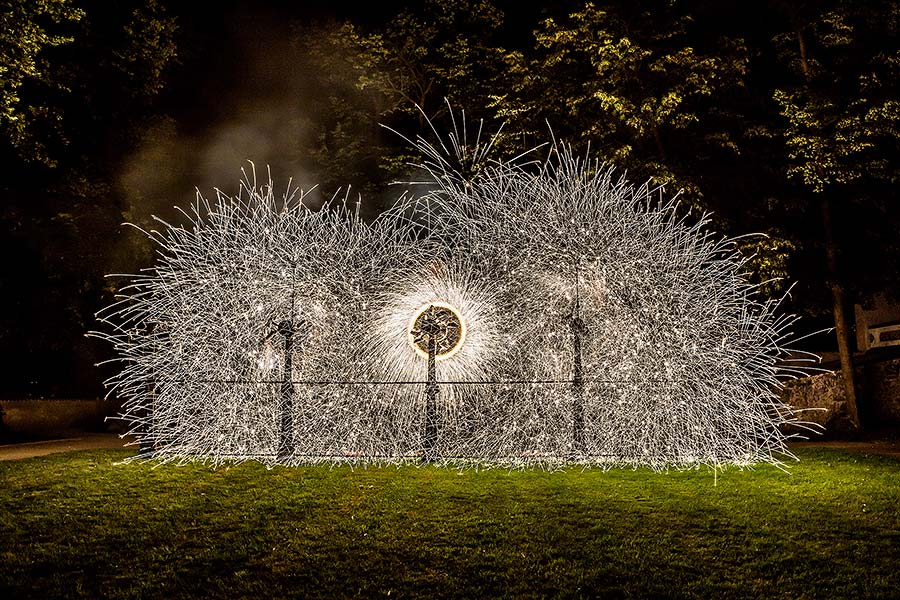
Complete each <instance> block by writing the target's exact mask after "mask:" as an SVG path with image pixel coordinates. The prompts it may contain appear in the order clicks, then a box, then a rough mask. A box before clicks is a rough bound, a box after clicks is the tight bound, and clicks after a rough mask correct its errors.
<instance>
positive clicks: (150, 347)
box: [95, 125, 799, 470]
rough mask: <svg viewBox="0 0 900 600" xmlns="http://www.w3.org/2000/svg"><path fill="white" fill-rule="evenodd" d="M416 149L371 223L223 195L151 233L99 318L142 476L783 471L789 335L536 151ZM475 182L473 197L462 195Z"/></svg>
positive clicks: (646, 205) (566, 155)
mask: <svg viewBox="0 0 900 600" xmlns="http://www.w3.org/2000/svg"><path fill="white" fill-rule="evenodd" d="M466 135H467V134H466V131H465V125H462V128H461V129H458V128H456V127H455V126H454V131H453V133H451V134H450V135H449V136H447V138H445V139H441V138H438V141H437V142H436V143H433V144H432V143H428V142H426V141H425V140H424V139H419V140H418V141H417V142H416V146H417V147H418V149H419V150H420V152H421V153H422V157H423V158H422V160H421V164H420V165H419V167H421V168H422V169H423V172H425V173H427V178H426V179H427V181H426V182H424V183H425V187H424V190H425V191H424V193H420V194H416V195H409V194H404V195H403V196H402V197H401V198H400V199H399V201H398V202H397V204H396V205H395V206H394V207H393V208H392V209H390V210H389V211H387V212H386V213H384V214H382V215H381V216H380V217H379V218H378V219H377V220H375V221H374V222H372V223H366V222H364V221H363V220H361V219H360V217H359V215H358V212H356V211H354V210H353V209H352V208H349V207H348V205H347V202H346V201H338V200H334V201H332V202H330V203H328V204H327V205H326V206H324V207H322V208H321V209H319V210H312V209H310V208H308V207H307V206H306V205H305V204H304V196H303V194H302V193H300V192H298V191H296V190H288V191H287V192H286V193H285V194H284V195H280V194H276V191H275V188H274V186H273V184H272V182H271V181H267V182H265V183H263V184H258V183H257V181H256V177H255V173H253V174H251V175H250V176H245V179H244V182H243V184H242V187H241V190H240V193H239V194H238V195H237V196H236V197H228V196H225V195H223V194H222V193H221V192H217V193H216V197H215V198H214V199H212V200H210V199H206V198H204V197H202V196H200V195H199V194H198V199H197V202H196V203H195V204H194V205H193V206H192V208H191V210H190V211H188V212H186V213H185V215H186V216H187V217H188V224H187V225H186V226H184V227H181V226H170V225H167V224H165V223H163V225H164V227H161V228H160V230H159V231H155V230H154V231H151V232H148V233H147V235H149V236H150V238H151V239H152V240H153V242H155V243H156V244H157V246H158V250H159V258H158V260H157V263H156V265H155V267H153V268H152V269H150V270H147V271H145V272H144V273H143V274H141V275H137V276H128V277H129V281H128V283H127V285H126V286H125V287H123V288H122V290H121V295H120V297H119V301H118V302H117V303H116V304H114V305H113V306H111V307H109V308H108V309H106V310H105V311H103V312H101V313H100V315H99V318H100V320H101V321H102V322H103V323H104V324H105V325H106V328H107V330H108V331H107V332H106V333H98V334H95V335H99V336H101V337H104V338H105V339H108V340H109V341H111V342H112V343H113V344H114V346H115V349H116V351H117V353H118V355H119V358H118V360H120V361H121V362H122V364H123V368H122V370H121V371H120V373H119V374H118V375H116V376H115V377H114V378H113V379H112V380H110V382H109V384H110V388H111V391H112V392H115V393H116V394H118V395H119V396H120V397H123V398H124V399H125V403H124V409H123V414H122V418H123V419H125V420H126V421H127V422H128V423H130V425H131V432H132V433H134V434H136V435H137V436H138V438H139V439H140V443H141V453H140V454H139V457H148V458H149V457H153V458H156V459H159V460H162V461H176V462H183V461H189V460H204V461H209V462H212V463H213V464H219V463H223V462H232V461H240V460H247V459H254V460H259V461H262V462H264V463H266V464H268V465H274V464H285V465H298V464H309V463H317V462H326V463H357V464H371V463H381V464H384V463H402V462H422V461H425V462H430V463H438V464H448V465H451V464H452V465H456V466H495V465H496V466H505V467H529V466H539V467H544V468H554V467H558V466H562V465H567V464H578V465H584V466H599V467H601V468H609V467H613V466H631V467H637V466H647V467H650V468H652V469H655V470H661V469H666V468H669V467H675V468H689V467H694V466H698V465H704V464H705V465H710V466H719V465H726V464H737V465H749V464H753V463H759V462H765V463H774V464H779V463H780V461H779V458H778V457H779V456H790V453H789V452H788V451H787V449H786V447H785V440H786V437H788V436H787V435H786V434H785V433H783V431H782V429H781V428H780V426H781V425H783V424H785V423H788V422H796V420H795V417H794V414H793V412H792V411H791V409H790V408H789V407H788V406H785V405H784V404H782V403H780V401H779V400H778V396H777V390H778V388H779V387H780V386H781V382H782V381H783V380H784V379H785V378H790V377H793V376H795V375H796V374H798V373H799V371H798V370H797V369H794V368H790V367H785V366H784V364H785V363H783V362H779V359H780V358H782V357H783V355H784V354H785V352H786V351H785V349H784V347H783V345H784V344H785V343H786V341H787V340H788V339H789V338H790V332H789V329H790V327H791V325H792V324H793V322H794V320H795V317H792V316H786V315H779V314H778V313H777V311H776V309H777V303H775V302H760V301H758V300H757V299H756V296H755V288H754V286H752V285H751V284H750V283H748V281H747V279H746V278H745V275H744V273H743V266H744V263H745V259H744V258H742V257H741V255H740V254H739V253H738V252H737V250H736V247H735V244H734V242H733V241H730V240H720V239H716V238H715V237H714V235H713V234H712V233H711V232H710V231H709V230H708V228H707V222H706V221H705V220H701V221H700V222H699V223H692V222H689V221H687V220H685V219H682V218H679V216H678V214H677V211H676V209H677V204H676V201H675V200H674V199H667V198H666V197H665V196H664V195H663V191H662V190H661V189H659V188H652V187H651V186H650V185H649V184H644V185H639V186H636V185H632V184H631V183H629V182H628V181H626V180H625V179H624V178H621V177H618V176H617V175H616V174H615V172H614V170H613V169H611V168H608V167H605V166H603V165H600V164H598V163H596V162H594V161H592V160H590V159H584V158H579V157H576V156H574V155H573V154H572V153H571V152H569V151H568V150H567V149H566V148H565V147H558V146H554V147H553V148H552V149H551V151H550V152H549V156H548V157H547V159H546V160H545V161H541V162H537V161H531V162H528V161H525V160H523V159H519V160H513V161H507V162H504V161H493V160H490V159H489V154H490V151H491V146H492V142H493V140H492V139H491V140H487V142H484V141H483V140H482V139H481V132H480V130H479V131H478V133H477V135H476V136H475V139H474V140H473V141H472V143H471V144H470V143H469V140H467V139H466ZM464 173H474V175H464Z"/></svg>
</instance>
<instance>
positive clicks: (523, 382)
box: [156, 378, 705, 386]
mask: <svg viewBox="0 0 900 600" xmlns="http://www.w3.org/2000/svg"><path fill="white" fill-rule="evenodd" d="M156 381H157V382H159V383H229V384H245V385H275V384H279V385H282V384H285V383H290V384H293V385H321V386H328V385H427V384H428V383H435V384H437V385H561V384H566V385H571V384H573V383H575V381H574V380H572V379H534V380H532V379H522V380H518V379H510V380H500V381H490V380H482V381H449V380H448V381H444V380H440V379H438V380H436V381H434V382H429V381H427V380H416V381H331V380H303V379H300V380H290V381H285V380H284V379H252V380H251V379H157V380H156ZM699 381H701V380H700V379H641V380H640V382H641V383H696V382H699ZM702 381H705V380H702ZM579 383H605V384H619V383H627V384H634V383H635V381H633V380H626V379H591V378H585V379H581V380H579Z"/></svg>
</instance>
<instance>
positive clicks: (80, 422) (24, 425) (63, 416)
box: [0, 399, 121, 438]
mask: <svg viewBox="0 0 900 600" xmlns="http://www.w3.org/2000/svg"><path fill="white" fill-rule="evenodd" d="M119 409H120V406H119V404H118V403H116V402H112V401H108V400H97V399H88V400H0V414H2V418H3V423H2V430H0V434H2V435H8V436H26V437H35V438H41V437H59V436H66V435H69V434H74V433H78V432H85V431H92V432H102V431H115V432H117V433H118V432H119V429H121V426H119V425H118V422H117V421H107V420H106V417H108V416H111V415H115V414H116V413H118V412H119Z"/></svg>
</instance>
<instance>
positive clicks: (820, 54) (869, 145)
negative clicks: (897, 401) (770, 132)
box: [773, 1, 900, 428]
mask: <svg viewBox="0 0 900 600" xmlns="http://www.w3.org/2000/svg"><path fill="white" fill-rule="evenodd" d="M775 8H776V10H780V11H781V14H782V15H783V17H784V19H783V20H784V22H786V23H789V27H787V28H785V30H783V31H782V32H780V33H779V34H778V35H776V36H775V38H774V39H773V43H774V44H775V46H776V47H777V48H778V49H779V50H780V53H781V58H782V63H783V64H784V65H785V66H786V67H787V71H788V73H790V74H791V75H792V78H788V79H786V81H784V83H783V84H782V85H780V86H778V88H777V89H776V90H775V91H774V93H773V98H774V101H775V102H776V103H777V105H778V107H779V109H780V113H781V115H782V117H783V119H784V121H783V123H782V124H781V126H780V127H778V126H776V131H777V133H778V135H779V137H780V138H781V139H782V140H783V141H784V143H785V145H786V148H787V154H788V157H789V164H788V166H787V170H786V172H787V176H788V177H789V178H792V179H794V180H795V181H797V183H798V184H800V185H801V186H802V189H803V190H804V191H805V193H806V195H807V196H808V198H809V201H810V203H812V204H814V205H818V212H819V214H820V221H821V231H822V240H823V242H824V251H825V252H824V253H825V267H826V277H827V285H828V288H829V290H830V294H831V309H832V313H833V316H834V325H835V332H836V336H837V343H838V350H839V353H840V359H841V373H842V379H843V383H844V388H845V393H846V398H847V412H848V417H849V420H850V422H851V425H852V426H853V427H857V428H858V427H859V426H860V421H859V414H858V409H857V403H856V386H855V384H854V371H853V361H852V349H851V345H850V328H849V325H848V322H847V316H846V307H847V298H846V295H845V287H846V286H845V284H844V281H845V278H846V274H845V273H844V272H842V268H841V254H842V252H841V251H842V244H841V243H840V242H841V240H842V239H843V240H844V242H845V244H846V241H847V240H848V239H852V237H853V236H852V231H846V229H849V227H848V226H853V225H862V227H859V229H860V230H862V229H865V230H866V231H867V233H868V234H869V235H871V234H876V235H877V229H878V226H877V224H875V223H865V222H860V221H859V220H858V219H852V217H851V218H847V217H850V216H852V215H853V214H854V213H856V214H857V215H859V214H861V213H865V212H871V210H872V208H873V206H872V205H873V201H874V202H875V203H877V204H880V203H882V202H883V198H879V197H878V196H879V190H881V192H882V193H884V192H886V193H888V194H893V195H894V197H896V194H895V193H894V192H892V191H891V190H892V187H893V186H895V185H896V183H897V181H898V175H900V170H898V162H897V160H896V159H894V158H891V157H894V156H897V155H898V152H900V144H898V142H900V126H898V123H900V100H898V98H900V95H898V86H897V81H898V75H900V51H898V47H900V45H898V43H897V42H898V28H900V8H898V6H897V4H896V3H894V2H871V3H866V4H859V3H854V2H844V1H837V2H829V3H827V4H826V5H822V4H821V3H816V4H815V5H814V6H803V5H793V4H792V5H789V6H784V5H781V4H780V3H776V4H775ZM885 208H887V210H890V208H889V207H885ZM836 210H837V211H838V213H839V214H840V215H841V217H843V219H842V223H841V225H843V229H844V231H841V229H842V227H841V225H839V224H838V223H837V222H836V219H835V216H834V214H835V211H836ZM876 211H877V208H876ZM877 237H881V238H882V240H883V242H884V244H885V245H884V246H883V247H882V250H883V252H884V254H885V255H890V254H893V255H894V256H896V255H897V240H896V232H893V234H889V235H887V236H883V235H882V236H877ZM871 259H872V257H870V258H869V261H868V262H869V263H871ZM876 260H877V259H876ZM877 262H879V263H880V262H882V261H877ZM884 267H887V265H876V271H881V275H882V276H881V277H875V278H874V280H873V278H871V277H865V275H864V274H865V272H866V271H870V270H871V269H870V265H866V264H864V263H862V262H861V263H860V264H858V265H857V267H856V270H857V273H856V274H855V276H854V277H853V279H854V280H855V282H856V284H857V285H856V288H857V291H859V292H863V293H865V292H866V291H870V292H871V291H877V290H878V288H880V287H881V288H882V289H883V286H886V284H887V283H888V281H889V280H890V275H889V274H888V273H885V272H884V271H885V270H886V269H884ZM860 275H862V276H860ZM885 275H887V277H885Z"/></svg>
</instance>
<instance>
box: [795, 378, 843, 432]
mask: <svg viewBox="0 0 900 600" xmlns="http://www.w3.org/2000/svg"><path fill="white" fill-rule="evenodd" d="M781 399H782V401H783V402H784V403H785V404H788V405H790V406H792V407H793V408H794V409H796V410H798V411H799V412H798V414H797V415H796V417H797V418H798V419H799V420H801V421H806V422H809V423H814V424H815V425H818V426H820V427H821V428H823V429H822V430H821V431H822V433H823V434H824V435H825V436H833V435H840V434H842V433H846V432H847V431H848V430H849V422H848V420H847V409H846V404H847V403H846V397H845V394H844V386H843V383H842V382H841V378H840V376H839V375H838V374H837V373H820V374H818V375H811V376H809V377H803V378H800V379H795V380H793V381H789V382H788V383H787V384H785V386H784V388H783V389H782V391H781ZM788 429H789V430H790V431H791V432H792V433H801V432H804V431H807V430H804V429H802V428H800V427H796V426H792V427H789V428H788ZM816 429H818V427H817V428H816ZM807 433H808V431H807ZM812 435H815V434H812Z"/></svg>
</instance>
